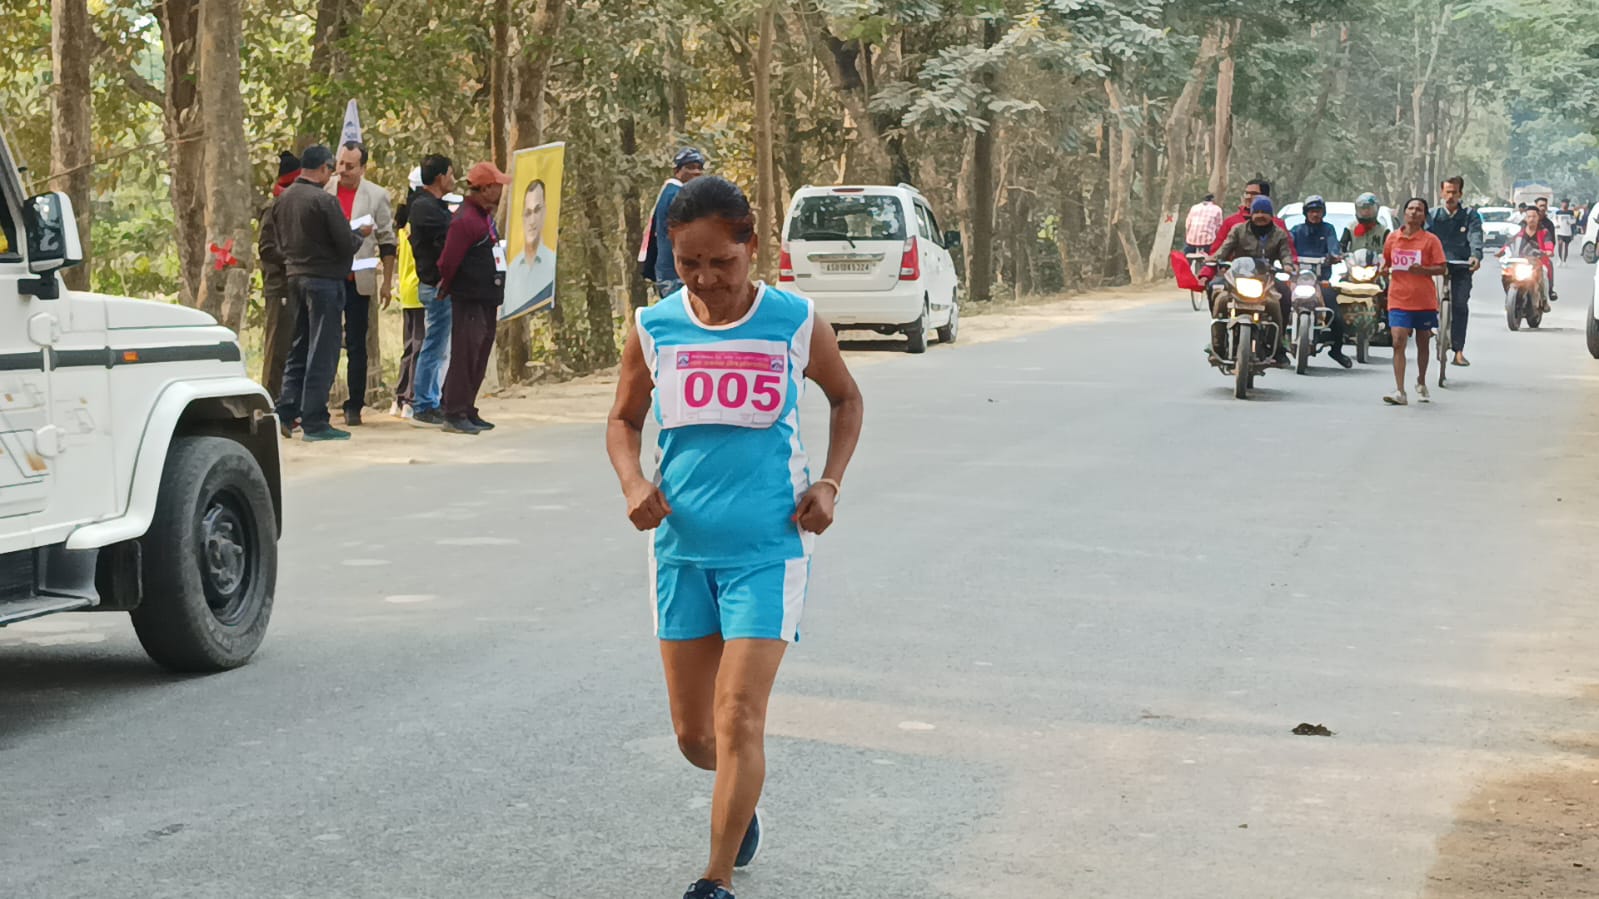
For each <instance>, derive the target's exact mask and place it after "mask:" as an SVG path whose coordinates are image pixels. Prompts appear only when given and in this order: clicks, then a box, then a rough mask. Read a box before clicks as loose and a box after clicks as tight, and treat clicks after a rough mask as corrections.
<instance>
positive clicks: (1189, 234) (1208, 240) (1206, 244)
mask: <svg viewBox="0 0 1599 899" xmlns="http://www.w3.org/2000/svg"><path fill="white" fill-rule="evenodd" d="M1225 217H1226V216H1224V215H1223V214H1222V211H1221V207H1220V206H1218V205H1217V204H1216V195H1215V194H1205V199H1203V200H1200V201H1199V202H1198V203H1195V204H1194V205H1193V207H1192V208H1190V209H1189V210H1188V218H1187V220H1186V221H1185V222H1184V223H1183V252H1184V253H1185V254H1186V253H1204V252H1208V251H1209V250H1210V247H1211V245H1212V244H1214V243H1215V242H1216V233H1217V232H1218V231H1220V230H1221V220H1222V219H1223V218H1225Z"/></svg>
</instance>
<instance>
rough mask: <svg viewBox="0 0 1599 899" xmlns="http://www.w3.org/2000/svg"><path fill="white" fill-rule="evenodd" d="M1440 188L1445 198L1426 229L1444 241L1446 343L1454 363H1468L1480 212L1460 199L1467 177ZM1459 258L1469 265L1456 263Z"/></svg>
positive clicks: (1479, 252) (1478, 260)
mask: <svg viewBox="0 0 1599 899" xmlns="http://www.w3.org/2000/svg"><path fill="white" fill-rule="evenodd" d="M1439 188H1440V190H1441V191H1442V193H1443V198H1444V202H1443V205H1442V206H1439V207H1438V208H1437V209H1434V210H1433V211H1432V215H1431V216H1430V217H1429V218H1428V219H1427V230H1428V231H1430V232H1432V233H1433V235H1434V236H1436V237H1437V238H1438V242H1439V243H1441V244H1443V245H1444V257H1445V258H1446V259H1448V260H1449V264H1448V267H1449V274H1448V275H1446V276H1445V277H1447V278H1448V279H1449V344H1450V346H1451V347H1453V348H1454V351H1455V358H1454V364H1456V365H1460V366H1467V365H1470V364H1471V363H1470V362H1469V361H1467V359H1466V352H1465V351H1466V319H1467V317H1468V316H1469V315H1470V311H1469V307H1468V306H1467V303H1469V302H1470V301H1471V282H1472V276H1473V275H1475V274H1476V273H1477V269H1478V268H1480V267H1481V266H1482V216H1481V215H1479V214H1478V213H1477V210H1475V209H1473V208H1471V207H1470V206H1466V205H1465V204H1463V203H1461V202H1460V198H1461V195H1462V194H1464V193H1465V190H1466V179H1464V178H1462V177H1460V176H1459V175H1456V176H1454V177H1453V178H1448V179H1446V180H1445V181H1444V182H1443V183H1442V184H1440V185H1439ZM1461 262H1469V265H1459V264H1458V263H1461Z"/></svg>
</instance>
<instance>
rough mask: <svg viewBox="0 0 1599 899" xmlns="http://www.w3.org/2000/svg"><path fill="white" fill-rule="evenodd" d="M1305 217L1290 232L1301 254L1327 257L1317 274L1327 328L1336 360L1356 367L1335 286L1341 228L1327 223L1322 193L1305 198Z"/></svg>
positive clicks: (1325, 206) (1311, 256)
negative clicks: (1346, 343)
mask: <svg viewBox="0 0 1599 899" xmlns="http://www.w3.org/2000/svg"><path fill="white" fill-rule="evenodd" d="M1304 213H1305V220H1304V221H1303V222H1301V223H1300V224H1298V225H1295V226H1294V230H1293V231H1292V232H1290V233H1291V234H1292V236H1293V238H1294V249H1295V250H1297V251H1298V252H1299V255H1300V256H1304V257H1309V258H1311V259H1315V258H1320V259H1322V260H1324V261H1323V262H1322V263H1321V265H1319V266H1317V268H1319V269H1320V271H1318V272H1317V273H1316V275H1317V280H1318V281H1319V282H1320V285H1321V303H1322V305H1323V306H1325V307H1327V308H1328V309H1329V310H1331V312H1332V315H1331V316H1330V317H1329V318H1328V322H1327V327H1328V329H1329V330H1330V331H1332V338H1333V343H1332V352H1331V353H1330V354H1329V355H1331V356H1332V358H1333V361H1334V362H1337V363H1338V364H1339V365H1342V366H1343V367H1344V368H1352V367H1353V366H1354V364H1355V363H1354V362H1352V361H1351V360H1350V359H1349V357H1348V356H1345V355H1344V317H1343V315H1342V313H1340V312H1339V311H1338V291H1337V290H1335V289H1333V286H1332V268H1333V263H1334V262H1337V261H1338V260H1339V252H1340V249H1339V243H1338V231H1337V230H1336V229H1334V228H1333V226H1332V225H1329V224H1327V201H1326V200H1323V199H1322V198H1321V197H1319V196H1310V197H1307V198H1306V199H1305V204H1304Z"/></svg>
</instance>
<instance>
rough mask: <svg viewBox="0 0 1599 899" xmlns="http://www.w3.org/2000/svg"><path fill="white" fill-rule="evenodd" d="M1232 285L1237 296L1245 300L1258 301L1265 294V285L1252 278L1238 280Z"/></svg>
mask: <svg viewBox="0 0 1599 899" xmlns="http://www.w3.org/2000/svg"><path fill="white" fill-rule="evenodd" d="M1234 284H1235V286H1236V287H1237V288H1238V295H1239V296H1241V297H1244V298H1245V299H1250V300H1258V299H1260V298H1261V296H1262V295H1263V294H1265V293H1266V285H1265V284H1264V283H1262V282H1260V281H1257V280H1255V279H1254V278H1239V279H1238V280H1237V281H1236V282H1234Z"/></svg>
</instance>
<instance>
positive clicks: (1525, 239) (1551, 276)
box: [1499, 206, 1556, 312]
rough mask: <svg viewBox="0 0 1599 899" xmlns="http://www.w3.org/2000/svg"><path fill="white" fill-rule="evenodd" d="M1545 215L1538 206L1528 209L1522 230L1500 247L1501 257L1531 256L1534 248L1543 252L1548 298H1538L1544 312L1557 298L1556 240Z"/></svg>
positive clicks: (1541, 259)
mask: <svg viewBox="0 0 1599 899" xmlns="http://www.w3.org/2000/svg"><path fill="white" fill-rule="evenodd" d="M1544 224H1545V223H1544V222H1543V216H1542V215H1541V214H1540V213H1539V212H1538V208H1537V207H1536V206H1534V207H1533V208H1531V209H1529V210H1527V217H1526V218H1525V219H1524V220H1522V223H1521V230H1519V231H1517V232H1516V234H1515V236H1514V237H1512V238H1510V242H1509V243H1506V244H1505V245H1504V246H1503V247H1500V248H1499V255H1500V256H1501V257H1504V256H1510V257H1518V256H1519V257H1521V258H1523V259H1525V258H1529V257H1530V256H1531V254H1532V252H1533V251H1534V250H1537V251H1538V252H1539V253H1541V254H1542V257H1541V258H1540V259H1539V260H1538V262H1539V264H1540V265H1541V266H1542V268H1543V277H1544V284H1545V286H1547V287H1548V298H1547V299H1544V298H1542V297H1540V298H1539V300H1538V305H1539V308H1541V309H1542V311H1544V312H1548V311H1549V302H1550V301H1552V300H1555V299H1556V297H1555V264H1554V254H1555V242H1554V239H1553V238H1552V237H1550V235H1549V230H1548V229H1547V228H1545V227H1544Z"/></svg>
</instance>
